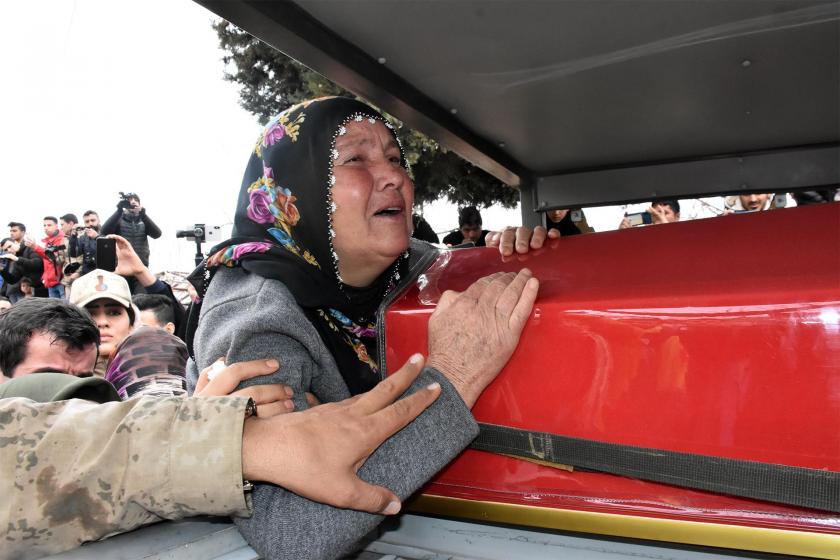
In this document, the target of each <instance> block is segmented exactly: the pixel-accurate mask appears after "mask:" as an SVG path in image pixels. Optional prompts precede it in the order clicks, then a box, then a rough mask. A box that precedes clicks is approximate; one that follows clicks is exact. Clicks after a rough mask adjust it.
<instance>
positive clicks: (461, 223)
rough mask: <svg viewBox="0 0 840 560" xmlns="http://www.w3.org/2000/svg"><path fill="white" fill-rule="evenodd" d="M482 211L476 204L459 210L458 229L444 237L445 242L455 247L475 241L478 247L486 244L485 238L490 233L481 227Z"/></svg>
mask: <svg viewBox="0 0 840 560" xmlns="http://www.w3.org/2000/svg"><path fill="white" fill-rule="evenodd" d="M481 226H482V221H481V213H479V211H478V208H476V207H475V206H467V207H465V208H461V209H459V210H458V229H456V230H455V231H453V232H451V233H449V234H448V235H447V236H446V237H444V238H443V243H444V244H445V245H449V246H450V247H454V246H456V245H462V244H464V243H473V244H475V246H477V247H484V246H485V241H484V240H485V238H486V237H487V234H488V233H490V232H489V231H487V230H486V229H481Z"/></svg>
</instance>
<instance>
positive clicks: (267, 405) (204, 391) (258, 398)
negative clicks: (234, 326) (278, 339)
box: [194, 358, 295, 418]
mask: <svg viewBox="0 0 840 560" xmlns="http://www.w3.org/2000/svg"><path fill="white" fill-rule="evenodd" d="M279 367H280V364H279V363H278V362H277V360H252V361H250V362H240V363H238V364H233V365H232V366H226V365H225V362H224V360H223V359H222V358H219V359H218V360H216V362H215V363H213V364H212V365H210V366H208V367H206V368H204V369H203V370H202V371H201V375H199V376H198V383H196V385H195V393H194V396H196V397H224V396H227V395H231V396H234V397H251V398H252V399H254V402H256V403H257V416H259V417H260V418H268V417H270V416H275V415H277V414H285V413H286V412H292V411H293V410H294V409H295V403H294V402H292V396H293V395H294V393H293V391H292V388H291V387H288V386H286V385H283V384H282V383H270V384H265V385H251V386H250V387H245V388H244V389H240V390H239V391H236V392H234V389H236V387H238V386H239V384H240V383H242V382H243V381H245V380H246V379H251V378H252V377H258V376H260V375H268V374H270V373H274V372H275V371H277V369H278V368H279Z"/></svg>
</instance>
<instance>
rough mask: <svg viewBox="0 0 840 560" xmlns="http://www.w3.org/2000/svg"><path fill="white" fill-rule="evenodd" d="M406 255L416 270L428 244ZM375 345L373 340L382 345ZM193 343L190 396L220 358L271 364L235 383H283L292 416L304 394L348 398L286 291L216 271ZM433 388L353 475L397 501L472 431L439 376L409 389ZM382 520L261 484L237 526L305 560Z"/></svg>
mask: <svg viewBox="0 0 840 560" xmlns="http://www.w3.org/2000/svg"><path fill="white" fill-rule="evenodd" d="M412 249H413V251H412V254H413V258H412V265H413V266H418V262H417V257H419V258H421V259H422V258H423V257H424V256H426V257H428V256H430V255H429V254H428V253H429V251H430V250H431V247H430V246H429V245H427V244H425V243H422V244H421V243H416V242H414V241H413V242H412ZM421 265H422V263H421ZM380 323H381V321H380ZM381 342H382V341H381V335H380V346H381V345H382V344H381ZM194 346H195V357H196V361H197V364H196V363H193V362H192V360H191V361H190V363H189V366H188V367H189V375H188V378H189V383H190V385H191V386H190V392H192V390H193V388H194V385H195V382H196V380H197V377H198V372H199V371H201V369H203V368H205V367H207V366H208V365H210V364H211V363H212V362H213V361H215V360H216V359H217V358H219V357H220V356H224V357H225V361H226V363H229V364H231V363H236V362H242V361H246V360H255V359H267V358H276V359H277V360H278V361H279V362H280V369H279V370H278V371H276V372H275V373H273V374H271V375H268V376H263V377H260V378H256V379H253V380H248V381H246V382H245V383H243V384H242V386H246V385H252V384H258V383H285V384H287V385H289V386H291V387H292V389H293V390H294V394H295V396H294V401H295V406H296V410H303V409H305V408H307V403H306V400H305V397H304V392H305V391H309V392H312V393H314V394H315V396H317V397H318V399H319V400H320V401H321V402H330V401H337V400H341V399H345V398H347V397H349V396H350V393H349V391H348V390H347V387H346V385H345V383H344V381H343V379H342V377H341V374H340V373H339V371H338V368H337V367H336V364H335V361H334V360H333V357H332V355H330V353H329V352H328V351H327V349H326V347H325V346H324V344H323V342H322V341H321V338H320V336H319V335H318V332H317V331H316V330H315V328H314V327H313V326H312V324H311V323H310V322H309V320H308V319H307V318H306V316H305V315H304V314H303V311H302V310H301V309H300V307H299V306H298V305H297V303H296V302H295V300H294V297H293V296H292V294H291V293H290V292H289V290H288V289H287V288H286V286H284V285H283V283H282V282H279V281H277V280H269V279H265V278H263V277H261V276H258V275H256V274H250V273H248V272H246V271H244V270H242V269H241V268H230V269H229V268H222V269H220V270H219V271H218V272H217V273H216V276H215V277H214V279H213V281H212V282H211V284H210V287H209V289H208V291H207V294H206V295H205V299H204V303H203V306H202V310H201V319H200V322H199V328H198V331H197V332H196V336H195V344H194ZM400 365H401V364H400ZM433 381H437V382H439V383H440V384H441V387H442V388H443V390H442V393H441V395H440V397H439V398H438V399H437V401H435V403H433V404H432V405H431V406H430V407H429V408H428V409H427V410H426V411H425V412H423V413H422V414H421V415H420V416H418V417H417V418H416V419H415V420H414V421H413V422H412V423H411V424H409V425H408V426H406V427H405V428H404V429H403V430H402V431H400V432H399V433H397V434H395V435H394V436H393V437H391V438H390V439H389V440H387V441H386V442H385V443H384V444H382V445H381V446H380V447H379V449H377V450H376V451H375V452H374V453H373V454H372V455H371V456H370V457H369V458H368V460H367V462H366V463H365V464H364V466H363V467H362V469H361V470H360V471H359V475H360V476H361V478H362V479H364V480H366V481H368V482H371V483H373V484H379V485H382V486H385V487H387V488H390V489H391V490H392V491H394V492H395V493H396V494H397V495H398V496H399V497H400V498H401V499H405V498H407V497H408V496H409V495H411V494H412V493H413V492H415V491H416V490H417V489H418V488H420V486H422V485H423V484H424V483H425V482H426V481H427V480H428V479H430V478H431V477H432V476H433V475H434V474H435V473H436V472H437V471H438V470H440V469H441V468H442V467H444V466H445V465H446V464H447V463H449V462H450V461H451V460H452V459H454V458H455V456H457V455H458V453H460V452H461V450H463V449H464V448H465V447H466V446H467V445H469V443H470V442H471V441H472V440H473V439H474V438H475V437H476V435H477V434H478V425H477V424H476V422H475V420H474V419H473V417H472V414H471V413H470V411H469V409H468V408H467V407H466V405H465V404H464V401H463V400H461V398H460V396H459V395H458V393H457V392H456V391H455V389H454V388H453V387H452V385H451V384H450V383H449V382H448V381H447V379H446V378H445V377H444V376H443V375H442V374H441V373H440V372H438V371H437V370H435V369H433V368H428V367H427V368H425V369H424V371H423V372H422V373H421V374H420V376H419V377H418V378H417V380H415V382H414V383H413V384H412V386H411V387H410V389H409V391H408V392H409V393H411V392H414V391H416V390H419V389H421V388H423V387H425V386H426V385H428V384H429V383H432V382H433ZM382 519H383V517H382V516H379V515H372V514H368V513H362V512H358V511H352V510H346V509H338V508H334V507H331V506H327V505H324V504H319V503H315V502H312V501H310V500H307V499H305V498H302V497H300V496H298V495H296V494H293V493H292V492H288V491H286V490H284V489H283V488H280V487H277V486H273V485H269V484H259V485H256V487H255V489H254V491H253V515H252V516H251V517H250V518H235V521H236V523H237V525H238V526H239V529H240V531H241V532H242V534H243V535H244V536H245V538H246V539H247V541H248V542H249V543H250V544H251V546H253V547H254V549H256V550H257V552H259V553H260V554H261V555H262V556H263V557H265V558H268V559H274V558H295V559H298V558H299V559H307V558H336V557H339V556H341V555H342V554H345V553H347V552H349V551H352V550H354V549H355V548H357V547H358V545H359V541H360V540H361V539H362V538H363V537H364V536H365V535H366V534H367V533H369V532H370V531H371V530H372V529H374V528H375V527H376V526H377V525H378V524H379V523H380V522H381V521H382Z"/></svg>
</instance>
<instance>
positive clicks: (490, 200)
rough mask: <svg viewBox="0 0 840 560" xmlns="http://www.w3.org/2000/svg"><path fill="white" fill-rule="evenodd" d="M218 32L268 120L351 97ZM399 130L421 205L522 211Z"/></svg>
mask: <svg viewBox="0 0 840 560" xmlns="http://www.w3.org/2000/svg"><path fill="white" fill-rule="evenodd" d="M213 27H214V28H215V30H216V33H217V34H218V36H219V43H220V45H221V47H222V49H223V50H224V51H225V53H226V54H225V56H224V57H222V61H223V62H224V63H225V68H226V71H225V79H227V80H229V81H231V82H234V83H236V84H238V85H239V86H240V89H239V96H240V101H239V103H240V105H242V107H243V108H244V109H245V110H247V111H249V112H250V113H253V114H254V115H256V116H257V117H258V118H259V120H260V122H261V123H263V124H265V123H266V122H268V120H269V119H270V118H271V117H272V116H274V115H276V114H277V113H280V112H281V111H283V110H284V109H286V108H287V107H290V106H292V105H294V104H295V103H299V102H301V101H304V100H306V99H312V98H314V97H322V96H325V95H348V96H351V95H352V94H350V93H349V92H347V91H345V90H343V89H342V88H340V87H339V86H337V85H336V84H334V83H332V82H330V81H329V80H327V79H326V78H324V77H323V76H321V75H320V74H318V73H317V72H314V71H312V70H310V69H309V68H307V67H306V66H304V65H302V64H300V63H299V62H297V61H295V60H292V59H291V58H289V57H287V56H286V55H284V54H283V53H281V52H279V51H277V50H275V49H273V48H271V47H270V46H268V45H266V44H265V43H263V42H261V41H259V40H258V39H256V38H254V37H253V36H251V35H249V34H248V33H246V32H244V31H242V30H241V29H239V28H238V27H236V26H234V25H233V24H231V23H229V22H227V21H224V20H221V21H219V22H217V23H215V24H213ZM388 117H389V118H391V120H392V121H393V122H394V123H395V124H397V134H398V136H399V138H400V142H401V143H402V146H403V151H404V152H405V156H406V159H407V160H408V162H409V164H411V169H412V174H413V176H414V184H415V187H414V199H415V202H416V203H417V204H423V203H425V202H431V201H434V200H437V199H439V198H441V197H444V196H445V197H446V198H448V199H449V201H450V202H453V203H455V204H458V205H459V206H470V205H472V206H479V207H487V206H490V205H491V204H497V203H498V204H502V205H504V206H506V207H508V208H511V207H514V206H516V203H517V201H518V200H519V191H517V190H516V189H513V188H510V187H508V186H506V185H505V184H503V183H502V182H500V181H498V180H496V179H495V178H494V177H492V176H491V175H489V174H487V173H486V172H484V171H482V170H481V169H479V168H477V167H475V166H473V165H472V164H470V163H469V162H467V161H465V160H463V159H461V158H460V157H459V156H458V155H457V154H455V153H453V152H451V151H449V150H446V149H445V148H443V147H442V146H440V145H439V144H438V143H437V142H435V141H434V140H432V139H431V138H428V137H427V136H425V135H423V134H421V133H420V132H417V131H415V130H411V129H410V128H408V127H407V126H403V125H402V123H400V122H399V121H398V120H397V119H394V118H393V117H391V116H390V115H388Z"/></svg>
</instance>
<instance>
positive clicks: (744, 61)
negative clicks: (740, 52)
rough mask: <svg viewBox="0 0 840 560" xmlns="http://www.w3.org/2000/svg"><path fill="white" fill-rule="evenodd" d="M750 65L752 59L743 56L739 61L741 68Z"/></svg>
mask: <svg viewBox="0 0 840 560" xmlns="http://www.w3.org/2000/svg"><path fill="white" fill-rule="evenodd" d="M750 66H752V60H750V59H749V58H745V59H744V60H742V61H741V68H749V67H750Z"/></svg>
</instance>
